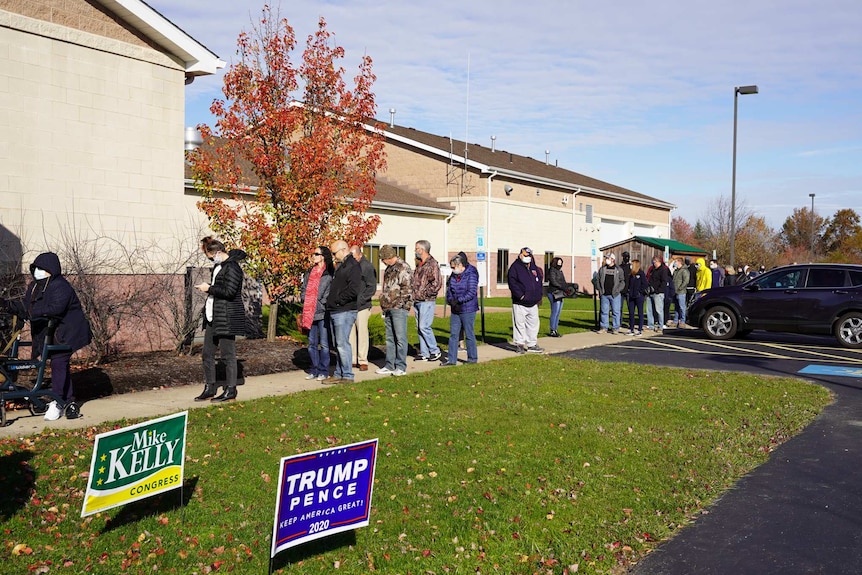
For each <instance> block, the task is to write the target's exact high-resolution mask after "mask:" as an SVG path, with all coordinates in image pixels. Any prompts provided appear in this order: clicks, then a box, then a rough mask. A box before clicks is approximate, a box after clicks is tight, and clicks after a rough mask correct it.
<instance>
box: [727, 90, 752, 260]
mask: <svg viewBox="0 0 862 575" xmlns="http://www.w3.org/2000/svg"><path fill="white" fill-rule="evenodd" d="M740 94H742V95H746V94H757V86H737V87H735V88H734V89H733V179H732V180H731V184H730V265H731V266H734V267H735V266H736V109H737V103H738V101H739V95H740Z"/></svg>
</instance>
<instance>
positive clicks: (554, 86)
mask: <svg viewBox="0 0 862 575" xmlns="http://www.w3.org/2000/svg"><path fill="white" fill-rule="evenodd" d="M150 3H151V4H152V5H153V6H154V7H155V8H156V9H157V10H159V11H161V12H162V13H163V14H164V15H165V16H166V17H168V18H169V19H171V20H172V21H173V22H175V23H176V24H177V25H179V26H180V27H181V28H183V29H184V30H186V31H187V32H188V33H189V34H190V35H192V36H193V37H194V38H195V39H197V40H198V41H200V42H201V43H203V44H205V45H206V46H208V47H209V48H210V49H212V50H213V51H215V52H216V53H217V54H218V55H219V56H220V57H222V59H224V60H226V61H228V62H230V60H231V58H232V57H233V54H234V53H235V45H236V38H237V35H238V33H239V32H240V30H242V29H244V28H245V29H248V28H249V27H250V22H251V21H252V20H253V19H256V18H257V17H258V16H259V14H260V9H261V7H262V3H260V4H258V3H256V2H254V3H253V2H248V1H245V2H243V1H237V0H183V1H182V2H175V1H173V0H150ZM280 12H281V14H282V15H283V16H285V17H287V19H288V21H289V22H290V23H291V24H292V25H293V26H294V28H295V31H296V35H297V44H298V48H299V50H298V51H297V52H296V54H295V57H296V58H297V59H298V58H299V57H300V55H301V48H302V47H303V46H304V43H305V38H306V36H307V35H308V34H310V33H312V32H313V31H314V29H315V27H316V23H317V19H318V18H319V17H321V16H323V17H324V18H326V20H327V23H328V27H329V29H330V31H332V32H334V33H335V37H334V41H335V42H336V43H338V44H339V45H342V46H344V47H345V49H346V51H347V57H346V60H345V68H346V69H347V72H348V74H347V75H348V77H352V75H353V73H354V71H355V67H356V65H358V62H359V58H360V57H361V56H362V55H363V54H366V53H367V54H368V55H369V56H371V58H372V59H373V61H374V70H375V73H376V74H377V77H378V80H377V83H376V85H375V92H376V94H377V102H378V106H379V111H380V113H379V116H380V117H381V118H382V119H387V120H388V117H389V115H388V110H389V108H396V109H397V110H398V112H397V115H396V122H397V123H399V124H404V125H409V126H413V127H416V128H418V129H423V130H427V131H430V132H434V133H438V134H443V135H448V134H450V133H451V134H452V135H453V136H454V137H456V138H459V139H460V138H463V137H464V136H465V134H466V135H467V136H468V139H469V141H470V142H471V143H472V142H475V143H480V144H482V145H490V136H491V135H496V136H497V146H498V147H499V148H502V149H506V150H509V151H513V152H516V153H520V154H524V155H530V156H532V157H535V158H544V151H545V150H546V149H547V150H551V152H552V153H551V158H552V160H555V159H556V160H558V161H559V163H560V165H561V166H563V167H566V168H570V169H573V170H576V171H581V172H584V173H588V174H589V175H591V176H594V177H598V178H601V179H606V180H609V181H611V182H613V183H615V184H618V185H623V186H625V187H629V188H631V189H634V190H636V191H639V192H643V193H647V194H650V195H654V196H657V197H660V198H662V199H666V200H668V201H671V202H674V203H676V204H678V205H679V206H680V210H679V211H680V213H682V212H686V213H688V212H691V213H697V210H698V206H699V205H701V204H705V203H708V199H709V196H710V195H715V194H721V193H727V192H729V186H730V175H729V172H730V163H731V157H730V156H731V143H732V142H731V136H732V120H733V88H734V86H740V85H747V84H757V85H758V86H760V94H758V95H756V96H740V98H739V102H738V103H739V110H738V122H739V134H738V154H739V170H738V174H737V184H738V187H739V189H746V190H750V189H753V188H755V187H757V189H758V194H759V196H758V200H757V202H754V201H752V203H751V206H753V207H754V206H757V209H761V207H762V209H763V210H764V211H767V210H768V212H769V214H772V215H767V214H766V213H764V214H763V215H764V216H765V217H767V218H768V220H769V221H770V223H772V224H773V225H778V224H780V221H783V217H782V216H781V214H780V213H779V212H780V211H781V210H786V209H787V208H788V207H789V206H790V205H791V204H792V203H793V202H792V201H789V200H787V199H786V198H788V197H795V196H788V194H803V193H804V190H802V189H796V188H793V187H789V188H783V187H782V186H762V187H761V183H760V182H758V181H757V180H756V178H757V174H758V173H766V172H779V173H780V172H782V171H783V172H784V173H786V174H792V173H797V170H798V168H800V166H798V165H797V164H799V163H800V161H803V162H804V163H803V165H802V166H801V167H802V168H804V169H805V170H807V172H808V173H812V174H813V173H817V174H821V175H823V176H824V177H827V178H828V177H829V175H830V174H833V175H836V176H841V177H847V178H849V179H850V180H848V181H844V182H843V183H842V182H839V181H835V182H831V184H830V185H835V186H837V188H836V190H839V191H840V190H844V189H857V190H858V189H859V187H860V186H859V185H858V181H859V180H860V179H862V167H859V166H858V165H857V164H859V162H857V161H854V154H853V153H850V152H852V151H853V150H856V149H858V148H859V147H860V146H862V114H860V112H859V111H858V110H859V108H860V106H859V103H860V102H859V99H860V98H859V94H862V58H859V54H862V34H859V30H860V29H862V4H860V3H859V2H858V0H824V1H822V2H819V3H812V2H810V0H758V1H757V2H751V1H742V0H728V1H725V2H715V1H714V0H711V1H704V0H692V1H683V0H657V1H653V2H648V3H643V2H626V3H610V2H605V3H597V2H592V1H586V0H572V1H569V2H560V1H558V0H535V1H532V2H523V1H520V0H502V1H491V0H477V1H474V2H463V1H457V2H456V1H454V0H440V1H438V2H434V3H431V2H402V1H394V0H349V1H348V0H343V1H324V0H317V1H314V0H311V1H299V0H294V1H290V2H288V1H287V0H284V1H283V2H282V3H281V6H280ZM468 59H469V84H468ZM220 88H221V79H220V77H218V78H200V79H198V80H197V81H196V82H195V83H194V84H192V85H191V86H189V87H188V88H187V92H186V94H187V108H188V110H187V117H188V118H189V119H190V120H191V121H192V122H196V121H208V122H211V121H212V120H211V119H210V118H209V117H208V113H207V112H206V110H207V108H208V107H209V104H210V103H211V101H212V99H213V98H215V97H219V96H220ZM468 94H469V100H468ZM468 115H469V117H468ZM468 126H469V128H468ZM468 129H469V133H468V134H467V130H468ZM824 152H828V153H824ZM588 170H591V171H588ZM854 179H855V181H856V182H857V184H856V185H855V186H854V185H853V184H851V183H850V181H852V180H854ZM760 198H762V200H761V199H760ZM805 198H807V193H804V195H802V196H801V200H804V199H805ZM801 200H800V201H801ZM845 207H846V206H845ZM791 211H792V210H791ZM860 211H862V210H860ZM786 215H789V212H787V213H785V214H784V217H786ZM776 219H777V220H780V221H776Z"/></svg>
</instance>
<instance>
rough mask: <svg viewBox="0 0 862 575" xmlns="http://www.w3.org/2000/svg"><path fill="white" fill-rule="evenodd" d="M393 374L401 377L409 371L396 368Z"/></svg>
mask: <svg viewBox="0 0 862 575" xmlns="http://www.w3.org/2000/svg"><path fill="white" fill-rule="evenodd" d="M392 375H394V376H395V377H401V376H402V375H407V372H406V371H404V370H403V369H396V370H395V371H393V372H392Z"/></svg>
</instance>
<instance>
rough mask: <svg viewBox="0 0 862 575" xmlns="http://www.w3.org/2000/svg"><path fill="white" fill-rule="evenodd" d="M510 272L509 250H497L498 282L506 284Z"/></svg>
mask: <svg viewBox="0 0 862 575" xmlns="http://www.w3.org/2000/svg"><path fill="white" fill-rule="evenodd" d="M508 272H509V250H497V283H498V284H504V283H506V281H507V279H508V278H507V274H508Z"/></svg>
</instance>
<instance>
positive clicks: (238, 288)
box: [203, 250, 245, 337]
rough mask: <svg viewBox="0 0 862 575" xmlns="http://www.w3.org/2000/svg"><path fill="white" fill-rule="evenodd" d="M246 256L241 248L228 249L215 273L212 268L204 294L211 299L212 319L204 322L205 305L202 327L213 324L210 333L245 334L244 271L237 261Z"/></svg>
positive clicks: (224, 334) (205, 318) (220, 334)
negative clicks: (224, 258)
mask: <svg viewBox="0 0 862 575" xmlns="http://www.w3.org/2000/svg"><path fill="white" fill-rule="evenodd" d="M244 259H245V252H244V251H242V250H231V251H229V252H228V258H227V259H226V260H225V261H223V262H222V263H221V264H220V266H221V269H219V272H218V274H217V275H216V274H215V270H216V269H217V268H218V267H219V266H218V265H217V266H214V267H213V274H214V275H215V277H213V278H212V279H211V280H210V287H209V291H207V294H208V295H210V296H212V298H213V319H212V322H208V321H207V317H206V306H205V307H204V312H203V313H204V327H205V328H206V326H207V324H208V323H211V324H212V333H213V335H216V336H219V337H226V336H231V335H245V306H244V305H243V303H242V280H243V272H242V268H241V267H240V265H239V262H241V261H242V260H244Z"/></svg>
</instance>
